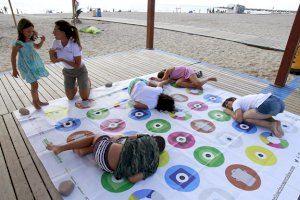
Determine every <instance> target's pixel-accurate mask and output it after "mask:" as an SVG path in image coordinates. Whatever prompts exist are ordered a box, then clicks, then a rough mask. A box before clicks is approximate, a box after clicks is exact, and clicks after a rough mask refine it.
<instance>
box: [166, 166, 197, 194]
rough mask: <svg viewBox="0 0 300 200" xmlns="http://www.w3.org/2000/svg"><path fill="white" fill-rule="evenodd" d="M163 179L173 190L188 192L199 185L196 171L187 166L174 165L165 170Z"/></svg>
mask: <svg viewBox="0 0 300 200" xmlns="http://www.w3.org/2000/svg"><path fill="white" fill-rule="evenodd" d="M165 181H166V183H167V184H168V185H169V186H170V187H171V188H173V189H174V190H177V191H180V192H190V191H193V190H195V189H196V188H197V187H198V186H199V184H200V177H199V174H198V172H196V171H195V170H194V169H192V168H190V167H188V166H184V165H175V166H173V167H170V168H169V169H168V170H167V171H166V173H165Z"/></svg>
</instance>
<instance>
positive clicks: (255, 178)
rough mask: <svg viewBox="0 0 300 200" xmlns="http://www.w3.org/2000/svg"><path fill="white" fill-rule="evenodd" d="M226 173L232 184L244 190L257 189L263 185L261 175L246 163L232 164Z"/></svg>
mask: <svg viewBox="0 0 300 200" xmlns="http://www.w3.org/2000/svg"><path fill="white" fill-rule="evenodd" d="M225 175H226V177H227V179H228V181H229V182H230V183H231V184H232V185H234V186H235V187H237V188H239V189H242V190H246V191H252V190H256V189H258V188H259V187H260V185H261V179H260V177H259V175H258V174H257V173H256V172H255V171H254V170H253V169H251V168H250V167H247V166H245V165H240V164H233V165H230V166H229V167H227V168H226V170H225Z"/></svg>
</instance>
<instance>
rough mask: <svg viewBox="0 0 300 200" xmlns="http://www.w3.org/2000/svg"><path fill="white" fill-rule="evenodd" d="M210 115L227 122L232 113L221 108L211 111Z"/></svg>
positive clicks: (219, 120)
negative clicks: (229, 113)
mask: <svg viewBox="0 0 300 200" xmlns="http://www.w3.org/2000/svg"><path fill="white" fill-rule="evenodd" d="M208 116H209V117H210V118H212V119H214V120H216V121H218V122H225V121H229V120H230V119H231V117H230V115H228V114H227V113H225V112H223V111H221V110H212V111H209V113H208Z"/></svg>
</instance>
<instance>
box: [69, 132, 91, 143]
mask: <svg viewBox="0 0 300 200" xmlns="http://www.w3.org/2000/svg"><path fill="white" fill-rule="evenodd" d="M92 135H95V134H94V133H93V132H91V131H77V132H74V133H72V134H70V135H69V136H68V137H67V142H71V141H76V140H79V139H82V138H85V137H89V136H92Z"/></svg>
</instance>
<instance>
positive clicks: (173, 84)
mask: <svg viewBox="0 0 300 200" xmlns="http://www.w3.org/2000/svg"><path fill="white" fill-rule="evenodd" d="M170 85H171V86H173V87H174V88H180V87H178V86H177V85H176V82H175V81H174V82H172V83H170Z"/></svg>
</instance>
